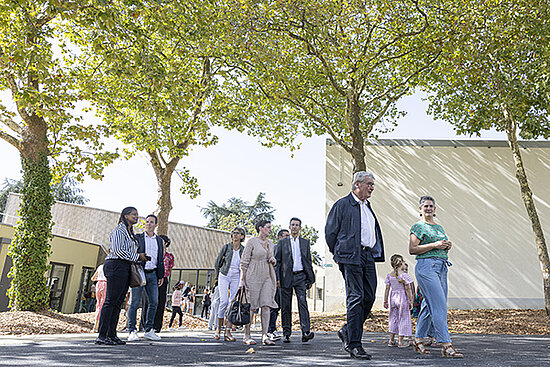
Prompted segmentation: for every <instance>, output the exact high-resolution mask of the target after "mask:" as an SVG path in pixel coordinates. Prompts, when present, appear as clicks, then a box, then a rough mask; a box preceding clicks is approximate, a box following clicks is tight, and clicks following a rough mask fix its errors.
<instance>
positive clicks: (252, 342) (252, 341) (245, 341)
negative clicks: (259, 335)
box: [243, 338, 256, 345]
mask: <svg viewBox="0 0 550 367" xmlns="http://www.w3.org/2000/svg"><path fill="white" fill-rule="evenodd" d="M243 344H246V345H255V344H256V341H255V340H254V339H252V338H248V339H243Z"/></svg>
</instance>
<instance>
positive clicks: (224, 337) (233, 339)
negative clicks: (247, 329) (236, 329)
mask: <svg viewBox="0 0 550 367" xmlns="http://www.w3.org/2000/svg"><path fill="white" fill-rule="evenodd" d="M223 340H225V341H226V342H234V341H237V339H235V337H233V336H232V335H227V334H224V335H223Z"/></svg>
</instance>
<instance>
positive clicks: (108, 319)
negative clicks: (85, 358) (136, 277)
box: [95, 207, 147, 345]
mask: <svg viewBox="0 0 550 367" xmlns="http://www.w3.org/2000/svg"><path fill="white" fill-rule="evenodd" d="M137 221H138V212H137V209H136V208H134V207H127V208H124V209H123V210H122V213H120V219H119V221H118V225H117V226H116V227H115V229H114V230H113V231H112V232H111V236H110V249H109V254H108V255H107V257H106V259H105V263H104V264H103V273H104V274H105V278H106V279H107V290H106V294H105V302H104V303H103V307H102V308H101V315H100V317H99V336H98V337H97V339H96V340H95V343H96V344H105V345H123V344H126V342H124V341H122V340H120V339H119V338H118V337H117V334H116V327H117V325H118V318H119V316H120V309H121V308H122V303H123V302H124V299H125V297H126V293H127V292H128V287H129V286H130V266H131V264H132V263H135V262H137V261H146V260H147V259H146V257H145V254H144V253H140V254H138V252H137V248H138V246H137V241H136V238H135V236H134V230H133V226H134V224H136V223H137Z"/></svg>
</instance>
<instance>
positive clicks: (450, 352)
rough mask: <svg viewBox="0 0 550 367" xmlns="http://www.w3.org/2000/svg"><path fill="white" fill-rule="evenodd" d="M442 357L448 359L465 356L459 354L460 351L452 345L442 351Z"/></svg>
mask: <svg viewBox="0 0 550 367" xmlns="http://www.w3.org/2000/svg"><path fill="white" fill-rule="evenodd" d="M441 355H442V356H443V357H448V358H463V357H464V354H462V353H458V351H457V350H456V349H455V347H453V346H452V345H447V346H446V347H443V348H442V349H441Z"/></svg>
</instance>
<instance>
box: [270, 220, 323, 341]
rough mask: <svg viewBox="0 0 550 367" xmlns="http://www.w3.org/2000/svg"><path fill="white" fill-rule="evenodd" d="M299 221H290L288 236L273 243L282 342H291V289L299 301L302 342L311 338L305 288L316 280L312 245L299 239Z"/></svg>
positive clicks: (309, 286) (300, 223) (300, 222)
mask: <svg viewBox="0 0 550 367" xmlns="http://www.w3.org/2000/svg"><path fill="white" fill-rule="evenodd" d="M301 229H302V221H301V220H300V219H298V218H292V219H291V220H290V236H289V237H286V238H283V239H281V240H279V241H278V243H277V246H275V259H276V260H277V263H276V264H275V273H276V275H277V286H278V287H279V288H280V292H281V299H280V300H281V303H280V307H281V323H282V326H283V342H285V343H290V334H291V333H292V290H294V292H295V293H296V298H297V300H298V312H299V315H300V329H301V330H302V342H304V343H305V342H307V341H309V340H310V339H313V337H314V333H312V332H311V330H310V319H309V310H308V308H307V300H306V290H307V289H309V288H311V286H312V285H313V283H315V273H314V272H313V265H312V261H311V249H310V247H311V244H310V243H309V241H308V240H306V239H305V238H301V237H300V236H299V235H300V230H301Z"/></svg>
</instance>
